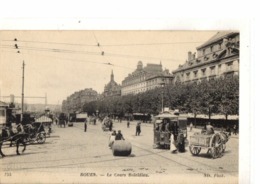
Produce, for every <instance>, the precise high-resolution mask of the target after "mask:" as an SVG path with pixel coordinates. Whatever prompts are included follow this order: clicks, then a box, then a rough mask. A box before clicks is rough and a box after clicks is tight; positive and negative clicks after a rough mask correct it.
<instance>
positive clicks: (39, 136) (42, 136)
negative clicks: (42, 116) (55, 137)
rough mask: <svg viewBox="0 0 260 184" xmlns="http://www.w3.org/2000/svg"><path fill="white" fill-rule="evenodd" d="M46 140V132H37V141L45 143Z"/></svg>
mask: <svg viewBox="0 0 260 184" xmlns="http://www.w3.org/2000/svg"><path fill="white" fill-rule="evenodd" d="M45 140H46V135H45V133H38V134H37V137H36V141H37V143H39V144H43V143H44V142H45Z"/></svg>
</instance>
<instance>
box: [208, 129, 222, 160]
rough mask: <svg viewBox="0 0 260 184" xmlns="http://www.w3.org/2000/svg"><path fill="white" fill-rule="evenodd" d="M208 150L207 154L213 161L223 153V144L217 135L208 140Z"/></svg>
mask: <svg viewBox="0 0 260 184" xmlns="http://www.w3.org/2000/svg"><path fill="white" fill-rule="evenodd" d="M210 147H211V148H210V149H209V152H210V154H211V157H212V158H213V159H215V158H219V157H221V156H222V153H223V142H222V139H221V137H220V135H219V134H218V133H216V134H214V135H213V136H212V137H211V139H210Z"/></svg>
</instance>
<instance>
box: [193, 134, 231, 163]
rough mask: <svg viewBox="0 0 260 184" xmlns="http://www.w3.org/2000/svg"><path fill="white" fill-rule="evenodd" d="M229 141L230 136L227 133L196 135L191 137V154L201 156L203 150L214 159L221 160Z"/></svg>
mask: <svg viewBox="0 0 260 184" xmlns="http://www.w3.org/2000/svg"><path fill="white" fill-rule="evenodd" d="M227 141H228V134H227V133H225V132H220V133H213V134H207V133H195V134H194V135H192V136H190V146H189V148H190V152H191V154H192V155H194V156H197V155H199V153H200V151H201V149H206V150H207V153H208V154H210V155H211V157H212V158H213V159H215V158H219V157H221V156H222V155H223V153H224V151H225V148H226V142H227Z"/></svg>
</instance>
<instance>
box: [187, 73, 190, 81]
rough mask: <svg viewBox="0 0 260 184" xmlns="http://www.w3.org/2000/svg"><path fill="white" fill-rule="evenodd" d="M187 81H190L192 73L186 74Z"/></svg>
mask: <svg viewBox="0 0 260 184" xmlns="http://www.w3.org/2000/svg"><path fill="white" fill-rule="evenodd" d="M186 79H187V80H190V72H188V73H186Z"/></svg>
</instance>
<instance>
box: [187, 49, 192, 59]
mask: <svg viewBox="0 0 260 184" xmlns="http://www.w3.org/2000/svg"><path fill="white" fill-rule="evenodd" d="M191 59H192V53H191V51H189V52H188V61H190V60H191Z"/></svg>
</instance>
